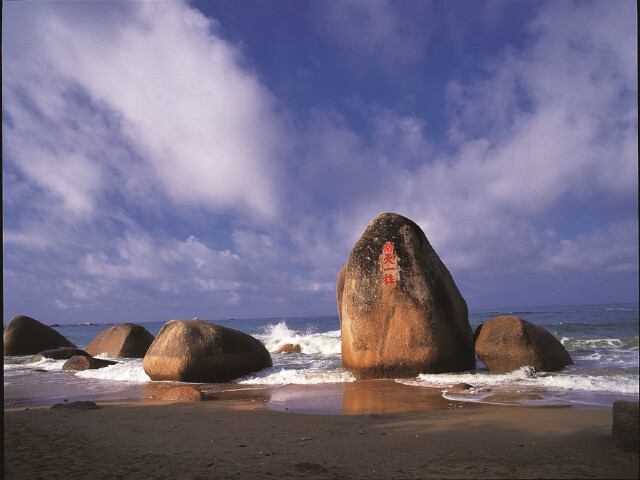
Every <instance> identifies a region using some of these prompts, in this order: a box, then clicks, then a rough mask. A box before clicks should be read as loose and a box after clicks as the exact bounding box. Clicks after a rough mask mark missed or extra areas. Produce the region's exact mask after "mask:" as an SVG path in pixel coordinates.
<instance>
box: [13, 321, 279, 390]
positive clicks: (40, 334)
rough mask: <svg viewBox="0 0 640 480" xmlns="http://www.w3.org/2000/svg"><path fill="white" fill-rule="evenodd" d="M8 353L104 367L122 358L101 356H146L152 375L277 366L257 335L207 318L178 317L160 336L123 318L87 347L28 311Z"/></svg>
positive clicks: (208, 374)
mask: <svg viewBox="0 0 640 480" xmlns="http://www.w3.org/2000/svg"><path fill="white" fill-rule="evenodd" d="M3 345H4V355H28V354H35V355H34V356H33V357H32V358H31V360H30V361H31V362H37V361H39V360H42V359H43V358H52V359H58V360H60V359H67V361H66V362H65V364H64V365H63V367H62V369H63V370H87V369H95V368H103V367H107V366H109V365H114V364H116V363H117V362H115V361H113V360H105V359H100V358H95V356H96V355H105V356H107V357H112V358H113V357H116V358H142V359H143V367H144V370H145V372H146V373H147V375H149V377H150V378H151V379H152V380H172V381H178V382H228V381H229V380H233V379H235V378H238V377H242V376H244V375H248V374H249V373H252V372H256V371H259V370H262V369H264V368H267V367H270V366H272V365H273V364H272V361H271V355H270V354H269V352H268V351H267V349H266V348H265V346H264V345H263V344H262V343H261V342H260V341H259V340H257V339H255V338H254V337H252V336H250V335H247V334H246V333H243V332H240V331H238V330H234V329H232V328H227V327H222V326H220V325H214V324H212V323H209V322H205V321H202V320H172V321H170V322H168V323H166V324H165V325H164V326H163V327H162V329H161V330H160V332H159V333H158V336H157V337H155V338H154V337H153V335H152V334H151V333H149V332H148V331H147V330H146V329H145V328H144V327H142V326H140V325H135V324H133V323H122V324H118V325H115V326H113V327H111V328H108V329H107V330H104V331H103V332H101V333H100V334H98V335H97V336H96V338H95V339H94V340H93V341H92V342H91V343H90V344H89V345H88V346H87V347H86V348H85V349H84V350H82V349H79V348H77V346H76V345H74V344H73V343H71V342H70V341H69V340H68V339H67V338H65V337H64V336H63V335H61V334H60V333H59V332H57V331H56V330H54V329H53V328H51V327H49V326H47V325H44V324H43V323H41V322H39V321H37V320H35V319H33V318H31V317H27V316H25V315H18V316H16V317H13V318H12V319H11V321H10V322H9V324H8V325H7V328H6V330H5V333H4V337H3Z"/></svg>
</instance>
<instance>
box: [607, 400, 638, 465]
mask: <svg viewBox="0 0 640 480" xmlns="http://www.w3.org/2000/svg"><path fill="white" fill-rule="evenodd" d="M612 412H613V425H612V427H611V435H612V437H613V443H614V445H615V446H616V447H618V448H621V449H622V450H624V451H625V452H636V453H637V452H638V432H639V430H638V428H639V425H638V402H625V401H622V400H617V401H615V402H613V411H612Z"/></svg>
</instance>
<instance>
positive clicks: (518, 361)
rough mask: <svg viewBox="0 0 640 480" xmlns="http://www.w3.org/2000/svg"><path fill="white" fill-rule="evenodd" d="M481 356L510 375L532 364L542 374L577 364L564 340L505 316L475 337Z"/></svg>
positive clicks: (492, 367)
mask: <svg viewBox="0 0 640 480" xmlns="http://www.w3.org/2000/svg"><path fill="white" fill-rule="evenodd" d="M474 340H475V348H476V353H477V354H478V357H479V358H480V360H482V362H483V363H484V364H485V366H486V367H487V368H488V369H489V370H491V371H495V372H510V371H512V370H517V369H518V368H520V367H522V366H525V365H530V366H532V367H533V368H535V369H536V371H538V372H553V371H555V370H561V369H562V368H564V367H566V366H567V365H573V360H572V359H571V355H569V352H568V351H567V349H566V348H564V346H563V345H562V343H560V341H559V340H558V339H557V338H556V337H554V336H553V335H552V334H551V333H549V332H548V331H547V330H545V329H544V328H542V327H540V326H539V325H535V324H533V323H531V322H528V321H526V320H523V319H521V318H518V317H511V316H503V317H497V318H493V319H491V320H488V321H486V322H484V323H483V324H482V325H479V326H478V328H476V331H475V334H474Z"/></svg>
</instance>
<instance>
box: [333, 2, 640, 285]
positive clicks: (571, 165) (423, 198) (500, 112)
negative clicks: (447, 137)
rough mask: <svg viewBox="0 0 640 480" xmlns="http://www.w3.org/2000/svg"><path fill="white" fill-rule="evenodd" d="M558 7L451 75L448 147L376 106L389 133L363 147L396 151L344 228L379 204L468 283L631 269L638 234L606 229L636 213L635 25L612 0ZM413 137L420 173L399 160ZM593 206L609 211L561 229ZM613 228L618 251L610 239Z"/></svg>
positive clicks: (415, 123) (554, 5)
mask: <svg viewBox="0 0 640 480" xmlns="http://www.w3.org/2000/svg"><path fill="white" fill-rule="evenodd" d="M567 3H568V2H567ZM567 3H561V4H558V3H550V4H547V5H546V6H545V7H544V8H543V10H542V12H541V14H540V16H539V17H538V18H537V19H534V20H533V21H532V25H533V27H532V28H533V30H534V31H535V35H536V36H535V37H532V39H533V41H532V42H531V43H529V44H527V46H526V47H524V48H523V49H522V50H516V49H513V48H509V49H507V50H506V51H505V52H503V54H502V55H500V56H499V57H497V58H495V59H494V60H492V61H491V62H489V63H488V70H487V75H486V76H485V77H483V78H477V79H476V80H474V81H472V82H470V83H467V84H463V83H460V82H459V81H456V82H452V83H451V85H450V89H449V101H450V107H451V110H450V114H451V117H450V118H451V127H452V128H451V130H450V134H451V146H450V147H449V148H448V149H443V148H442V145H431V143H430V142H429V140H428V138H427V137H426V133H425V132H423V131H422V130H421V129H420V128H418V127H419V125H420V123H419V121H413V122H409V123H408V124H409V125H412V127H413V128H411V129H410V131H411V132H412V134H411V135H409V136H408V135H406V130H403V125H407V120H406V119H405V118H403V117H402V116H390V115H389V114H388V113H387V112H384V111H381V110H379V111H378V112H377V113H376V115H374V117H373V120H372V122H373V123H374V124H377V125H382V126H384V128H378V130H377V131H378V132H382V133H385V132H390V135H388V136H385V135H377V136H376V140H377V141H378V144H377V145H375V147H374V148H373V149H372V152H371V154H372V155H375V154H377V153H380V154H382V153H383V152H386V151H395V152H398V157H396V161H397V165H391V164H390V167H389V168H387V169H386V170H385V171H384V173H385V174H386V175H387V176H388V177H389V180H390V181H388V183H387V184H386V189H385V190H386V191H387V192H388V194H386V195H384V194H380V195H377V196H368V197H366V198H364V199H362V201H361V202H359V203H358V205H356V206H355V207H354V208H352V209H351V210H350V211H347V212H343V214H342V216H343V217H344V218H345V220H343V221H342V223H343V224H346V225H360V228H362V229H363V228H364V227H365V226H366V221H368V220H370V219H371V218H373V217H374V216H375V215H376V214H377V213H380V212H383V211H396V212H398V213H401V214H403V215H406V216H408V217H409V218H412V219H413V220H414V221H416V222H418V223H419V224H420V225H421V226H422V227H423V229H424V230H425V233H426V234H427V236H428V238H429V239H430V241H431V243H432V244H433V245H434V247H435V248H436V250H437V251H438V253H439V254H440V255H441V256H442V257H443V259H444V260H445V263H447V265H449V266H450V267H451V268H452V269H453V270H455V271H456V272H458V273H459V274H463V275H465V276H471V277H474V276H487V275H489V276H491V275H496V274H498V272H500V274H503V273H510V274H513V273H517V272H518V271H532V270H533V271H540V270H544V271H550V270H553V271H554V272H556V273H562V272H564V271H569V270H575V271H584V268H585V265H588V266H589V268H591V269H593V270H594V271H609V270H611V269H616V268H619V269H622V270H624V269H626V268H628V267H629V265H634V264H635V268H636V269H637V251H636V250H637V248H636V249H633V248H631V247H632V246H633V245H636V247H637V237H636V236H633V235H632V231H633V228H630V227H629V228H624V229H622V228H621V227H615V228H614V225H617V223H616V222H622V224H623V225H627V226H628V225H630V224H633V223H634V222H633V221H632V220H633V218H634V217H635V216H636V215H637V212H636V211H635V205H636V202H637V108H636V107H637V103H636V102H637V100H636V99H637V87H636V83H637V76H636V73H635V71H633V70H631V69H630V68H629V66H630V62H631V63H633V62H634V59H635V51H633V50H634V49H633V48H630V47H629V42H630V40H633V39H634V38H635V27H634V21H633V19H632V18H627V17H628V16H625V14H624V9H616V8H610V5H611V4H610V3H607V2H599V3H594V4H579V5H573V4H571V6H567ZM631 43H633V42H631ZM632 53H633V55H632ZM603 67H604V68H605V71H603V70H602V69H603ZM356 142H357V141H356V140H354V141H353V142H352V143H353V144H357V143H356ZM411 145H418V146H420V148H422V149H423V150H424V151H425V154H424V155H423V156H422V165H421V167H420V168H418V169H414V168H409V167H408V165H410V164H411V162H407V159H409V158H410V157H411V153H410V152H412V151H415V150H416V149H415V148H414V149H412V148H411ZM422 145H424V147H422ZM451 152H453V153H451ZM357 155H358V152H355V153H354V156H355V157H357ZM391 167H392V168H391ZM381 173H382V172H381ZM389 174H390V175H389ZM619 204H622V205H623V206H624V205H626V207H625V208H623V209H621V210H620V211H617V212H616V211H615V210H612V207H607V205H611V206H613V205H619ZM590 205H599V206H602V207H603V211H607V212H608V215H610V216H609V217H597V218H594V219H593V220H592V222H591V224H592V225H596V226H595V227H591V231H584V230H582V231H581V232H579V236H577V237H576V235H578V234H577V233H575V232H571V229H570V228H569V229H564V228H562V224H563V223H564V222H570V221H571V217H572V216H573V215H574V214H575V212H588V211H589V209H590ZM597 211H598V209H594V215H601V214H599V213H597ZM635 224H637V221H636V222H635ZM541 226H547V227H551V228H552V229H556V230H558V231H560V230H563V231H565V232H566V233H564V234H563V236H560V235H559V234H554V235H549V234H548V232H545V229H544V228H541ZM582 228H584V227H582ZM603 230H604V231H607V232H609V233H607V234H603V233H602V231H603ZM360 231H362V230H360ZM613 232H617V234H619V235H622V236H623V237H624V239H625V240H624V241H621V242H618V243H621V244H623V245H625V246H624V247H620V248H614V249H612V248H610V247H606V243H607V241H613V238H614V237H615V234H614V233H613ZM578 251H579V252H580V254H578V253H577V252H578ZM585 258H590V259H591V260H590V261H589V262H585V260H584V259H585Z"/></svg>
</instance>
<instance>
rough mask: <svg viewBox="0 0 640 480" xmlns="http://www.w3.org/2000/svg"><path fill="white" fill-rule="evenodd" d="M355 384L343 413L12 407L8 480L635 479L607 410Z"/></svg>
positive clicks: (299, 403) (142, 405)
mask: <svg viewBox="0 0 640 480" xmlns="http://www.w3.org/2000/svg"><path fill="white" fill-rule="evenodd" d="M358 383H361V385H359V386H355V387H352V388H350V389H348V390H347V389H345V390H344V391H343V397H342V399H341V400H342V401H343V412H342V413H341V414H327V413H326V411H329V410H331V408H328V406H329V407H330V406H331V405H330V402H329V403H327V401H328V399H331V396H332V395H334V396H335V395H336V394H337V393H336V392H337V391H332V390H331V388H328V387H327V385H324V386H322V388H324V390H325V392H324V394H323V395H320V396H318V395H315V397H314V396H313V395H312V393H314V392H315V393H318V392H320V391H321V390H322V388H309V387H310V386H303V385H297V386H289V388H286V387H277V388H271V389H269V388H264V389H245V388H239V389H235V390H231V391H225V392H217V393H213V392H211V393H208V394H207V400H205V401H202V402H191V403H188V402H184V403H173V402H167V401H163V400H158V399H150V398H146V399H143V400H141V401H139V402H99V401H98V402H97V403H98V404H99V405H100V406H101V408H100V409H98V410H87V411H77V410H69V409H59V410H57V409H56V410H51V409H50V407H48V406H27V407H25V406H24V405H23V406H19V407H5V410H4V412H5V413H4V442H5V444H4V445H5V447H4V448H5V451H4V453H5V478H18V479H20V478H62V477H64V478H66V479H71V480H74V479H78V480H79V479H81V478H82V479H84V478H89V477H90V478H104V479H107V478H167V479H169V478H171V479H175V478H179V479H195V478H203V479H204V478H224V479H227V478H229V479H232V478H250V479H251V478H258V479H267V478H271V479H275V478H304V479H316V478H317V479H325V478H326V479H329V478H340V479H342V478H344V479H347V478H356V479H360V478H361V479H364V478H385V479H386V478H461V477H464V478H638V454H637V453H625V452H623V451H621V450H619V449H616V448H615V447H613V443H612V439H611V424H612V414H611V410H610V409H609V410H606V409H599V410H588V409H579V408H559V407H524V406H515V407H510V406H497V405H487V404H477V403H463V402H452V401H449V400H447V399H445V398H443V397H442V395H441V392H440V391H439V390H438V389H424V388H419V389H418V390H431V391H430V392H424V393H422V394H418V393H417V392H416V390H415V387H409V386H404V385H401V384H395V385H394V384H393V383H394V382H385V381H373V382H354V383H353V384H351V385H356V384H358ZM345 385H349V384H345ZM171 386H172V385H165V387H167V388H170V387H171ZM156 387H157V386H156ZM311 387H313V386H311ZM336 388H337V387H336ZM305 391H306V397H305V395H304V393H305ZM156 393H159V391H158V392H156ZM305 398H306V401H305ZM312 398H316V401H315V403H314V402H311V401H310V399H312ZM336 398H339V397H336ZM274 402H275V403H278V402H280V403H279V406H280V407H281V408H274V405H275V404H274ZM287 402H288V403H287ZM305 402H306V403H305ZM269 403H271V405H270V406H268V404H269ZM287 405H288V406H287ZM276 406H277V405H276ZM345 406H347V407H348V408H345ZM285 408H287V409H288V410H285ZM323 408H324V409H325V412H322V411H321V410H322V409H323ZM302 409H306V410H308V411H310V413H315V414H304V413H299V412H300V410H302ZM349 412H351V413H349Z"/></svg>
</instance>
